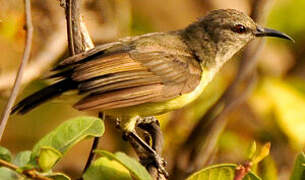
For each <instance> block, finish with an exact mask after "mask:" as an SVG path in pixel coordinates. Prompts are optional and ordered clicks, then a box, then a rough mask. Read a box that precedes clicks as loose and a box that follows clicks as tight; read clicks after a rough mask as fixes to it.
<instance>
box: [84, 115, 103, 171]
mask: <svg viewBox="0 0 305 180" xmlns="http://www.w3.org/2000/svg"><path fill="white" fill-rule="evenodd" d="M98 116H99V118H100V119H102V120H104V119H105V116H104V113H99V114H98ZM99 141H100V137H94V139H93V143H92V146H91V149H90V153H89V156H88V159H87V162H86V165H85V168H84V170H83V174H84V173H85V172H86V170H87V169H88V168H89V166H90V165H91V163H92V161H93V160H94V159H95V155H96V154H95V153H94V150H96V149H97V147H98V144H99Z"/></svg>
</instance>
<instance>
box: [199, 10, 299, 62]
mask: <svg viewBox="0 0 305 180" xmlns="http://www.w3.org/2000/svg"><path fill="white" fill-rule="evenodd" d="M199 25H200V26H201V27H203V28H204V31H205V32H207V33H208V34H209V36H210V39H211V40H212V41H213V42H214V43H215V44H216V46H217V49H218V53H220V54H221V55H222V56H232V55H233V54H235V53H236V52H237V51H239V50H240V49H241V48H242V47H244V46H245V45H246V44H247V43H248V42H249V41H251V40H253V39H255V38H256V37H267V36H272V37H278V38H283V39H288V40H291V41H293V39H292V38H291V37H289V36H288V35H286V34H284V33H282V32H279V31H276V30H273V29H269V28H263V27H261V26H259V25H257V24H256V23H255V22H254V21H253V20H252V19H251V18H250V17H249V16H247V15H246V14H244V13H243V12H240V11H238V10H234V9H218V10H213V11H211V12H210V13H209V14H208V15H207V16H205V17H204V18H202V19H200V20H199Z"/></svg>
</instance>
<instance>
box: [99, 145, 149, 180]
mask: <svg viewBox="0 0 305 180" xmlns="http://www.w3.org/2000/svg"><path fill="white" fill-rule="evenodd" d="M95 152H96V153H98V154H100V155H102V156H105V157H107V158H108V159H110V160H115V161H117V162H119V163H120V164H122V165H123V166H124V167H125V168H127V169H128V170H129V172H130V173H131V174H132V176H133V177H135V178H136V179H138V180H152V178H151V176H150V174H149V173H148V172H147V170H146V169H145V167H143V166H142V165H141V164H140V163H139V162H138V161H136V160H135V159H133V158H131V157H129V156H127V155H126V154H125V153H122V152H117V153H115V154H112V153H110V152H107V151H103V150H97V151H95Z"/></svg>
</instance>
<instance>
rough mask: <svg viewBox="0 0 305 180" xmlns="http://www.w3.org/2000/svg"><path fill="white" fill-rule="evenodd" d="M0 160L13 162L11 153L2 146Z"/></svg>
mask: <svg viewBox="0 0 305 180" xmlns="http://www.w3.org/2000/svg"><path fill="white" fill-rule="evenodd" d="M0 159H3V160H4V161H7V162H11V160H12V154H11V152H10V151H9V150H8V149H6V148H5V147H2V146H0Z"/></svg>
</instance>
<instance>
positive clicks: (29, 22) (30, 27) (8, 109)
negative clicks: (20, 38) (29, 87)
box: [0, 0, 33, 141]
mask: <svg viewBox="0 0 305 180" xmlns="http://www.w3.org/2000/svg"><path fill="white" fill-rule="evenodd" d="M24 4H25V5H24V12H25V20H26V24H25V30H26V40H25V48H24V53H23V58H22V61H21V64H20V67H19V70H18V73H17V76H16V80H15V82H14V87H13V90H12V92H11V95H10V97H9V100H8V103H7V104H6V106H5V108H4V111H3V113H2V115H1V125H0V141H1V139H2V136H3V132H4V130H5V127H6V124H7V121H8V118H9V115H10V112H11V108H12V106H13V105H14V103H15V100H16V98H17V95H18V92H19V89H20V84H21V80H22V75H23V71H24V68H25V66H26V65H27V63H28V60H29V58H30V53H31V48H32V38H33V24H32V17H31V2H30V0H24Z"/></svg>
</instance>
